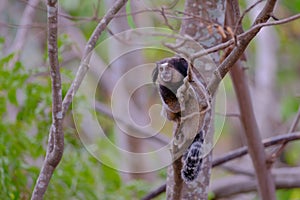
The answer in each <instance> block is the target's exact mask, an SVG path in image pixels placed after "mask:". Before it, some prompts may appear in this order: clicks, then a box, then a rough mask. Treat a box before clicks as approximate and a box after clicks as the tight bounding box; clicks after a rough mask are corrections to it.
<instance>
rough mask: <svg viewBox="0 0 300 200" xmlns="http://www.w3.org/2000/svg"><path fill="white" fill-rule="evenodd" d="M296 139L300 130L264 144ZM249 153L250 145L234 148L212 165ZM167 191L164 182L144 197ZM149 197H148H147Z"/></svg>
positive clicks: (268, 144)
mask: <svg viewBox="0 0 300 200" xmlns="http://www.w3.org/2000/svg"><path fill="white" fill-rule="evenodd" d="M295 140H300V132H295V133H290V134H284V133H283V134H281V135H279V136H275V137H271V138H267V139H264V140H263V142H262V143H263V145H264V147H265V148H267V147H270V146H274V145H278V144H281V143H282V142H287V143H289V142H292V141H295ZM247 153H248V147H247V146H244V147H241V148H238V149H235V150H232V151H230V152H228V153H226V154H224V155H222V156H220V157H218V158H215V159H214V160H213V162H212V167H217V166H219V165H222V164H224V163H226V162H229V161H232V160H234V159H236V158H239V157H241V156H244V155H246V154H247ZM165 191H166V184H163V185H161V186H159V187H158V188H157V189H155V190H153V191H152V192H149V194H148V195H147V196H145V197H144V199H143V200H149V199H152V198H155V197H156V196H158V195H160V194H161V193H163V192H165ZM146 197H147V198H146Z"/></svg>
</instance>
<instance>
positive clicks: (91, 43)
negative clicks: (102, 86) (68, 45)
mask: <svg viewBox="0 0 300 200" xmlns="http://www.w3.org/2000/svg"><path fill="white" fill-rule="evenodd" d="M127 1H128V0H118V1H116V3H115V4H114V5H113V6H112V7H111V8H110V9H109V10H108V11H107V13H106V14H105V15H104V17H103V18H102V19H101V21H100V22H99V24H98V25H97V27H96V29H95V30H94V32H93V33H92V35H91V37H90V38H89V40H88V43H87V44H86V46H85V49H84V52H83V57H82V60H81V63H80V66H79V69H78V71H77V74H76V77H75V79H74V81H73V83H72V85H71V87H70V88H69V90H68V92H67V94H66V96H65V98H64V100H63V112H62V114H63V116H65V114H66V112H67V110H68V108H69V106H70V104H71V102H72V100H73V98H74V96H75V93H76V92H77V90H78V88H79V86H80V84H81V82H82V80H83V78H84V76H85V75H86V73H87V71H88V69H89V62H90V59H91V52H92V50H93V49H94V48H95V46H96V42H97V41H98V38H99V36H100V34H101V33H102V32H103V31H104V30H105V28H106V26H107V25H108V23H109V22H110V21H111V20H112V19H113V18H114V16H115V14H116V13H117V12H118V11H119V10H120V9H121V8H122V7H123V6H124V5H125V3H126V2H127Z"/></svg>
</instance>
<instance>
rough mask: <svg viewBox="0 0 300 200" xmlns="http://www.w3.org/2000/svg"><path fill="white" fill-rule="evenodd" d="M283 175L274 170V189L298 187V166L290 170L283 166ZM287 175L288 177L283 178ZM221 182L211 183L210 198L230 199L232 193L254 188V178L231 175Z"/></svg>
mask: <svg viewBox="0 0 300 200" xmlns="http://www.w3.org/2000/svg"><path fill="white" fill-rule="evenodd" d="M283 170H286V171H285V173H284V175H281V174H280V173H277V172H276V171H274V172H273V173H272V176H273V178H274V182H275V187H276V189H289V188H299V187H300V177H299V173H297V171H298V172H299V168H295V169H294V170H292V171H289V170H290V168H289V169H287V168H285V169H282V170H281V171H283ZM285 177H289V178H285ZM221 181H222V183H223V184H222V183H221V184H220V183H219V184H218V185H212V193H213V194H214V197H213V198H212V199H224V198H226V199H231V198H230V197H231V196H233V195H237V194H241V193H247V192H253V191H255V190H256V183H255V179H249V178H247V177H240V176H231V177H229V178H223V180H221Z"/></svg>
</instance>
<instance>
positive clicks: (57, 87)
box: [31, 0, 64, 200]
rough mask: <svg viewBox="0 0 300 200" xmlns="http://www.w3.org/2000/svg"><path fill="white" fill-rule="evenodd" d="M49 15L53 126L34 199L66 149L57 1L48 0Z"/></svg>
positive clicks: (46, 182)
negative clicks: (58, 44) (63, 127)
mask: <svg viewBox="0 0 300 200" xmlns="http://www.w3.org/2000/svg"><path fill="white" fill-rule="evenodd" d="M47 8H48V12H47V15H48V16H47V17H48V25H47V27H48V55H49V64H50V77H51V85H52V126H51V128H50V134H49V144H48V148H47V153H46V158H45V160H44V163H43V167H42V170H41V172H40V174H39V177H38V179H37V182H36V185H35V187H34V190H33V194H32V197H31V199H32V200H39V199H43V196H44V194H45V192H46V190H47V187H48V184H49V181H50V179H51V176H52V174H53V172H54V170H55V168H56V166H57V165H58V163H59V162H60V160H61V158H62V155H63V150H64V134H63V129H62V90H61V76H60V71H59V63H58V48H57V1H56V0H48V1H47Z"/></svg>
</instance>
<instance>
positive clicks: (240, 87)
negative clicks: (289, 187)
mask: <svg viewBox="0 0 300 200" xmlns="http://www.w3.org/2000/svg"><path fill="white" fill-rule="evenodd" d="M227 3H228V5H231V7H230V6H228V9H227V13H226V25H227V26H229V27H231V28H236V29H235V31H236V32H237V33H242V32H243V29H242V27H241V26H238V23H239V21H238V20H239V19H240V18H241V17H240V11H239V4H238V1H237V0H232V1H227ZM230 72H231V73H230V75H231V78H232V81H233V86H234V89H235V93H236V96H237V100H238V104H239V109H240V114H241V122H242V125H243V127H244V130H245V136H246V141H247V144H248V150H249V154H250V156H251V159H252V163H253V166H254V169H255V172H256V173H255V175H256V180H257V183H258V185H257V189H258V192H259V194H260V198H261V199H264V200H272V199H276V197H275V186H274V182H273V179H272V176H271V172H270V170H269V169H268V167H267V164H266V155H265V151H264V147H263V145H262V143H261V136H260V131H259V128H258V125H257V122H256V118H255V115H254V110H253V106H252V100H251V94H250V89H249V85H248V78H247V75H246V73H245V71H244V70H243V66H242V63H241V61H237V62H236V63H235V64H234V66H233V67H232V69H231V71H230Z"/></svg>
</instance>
